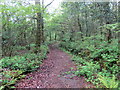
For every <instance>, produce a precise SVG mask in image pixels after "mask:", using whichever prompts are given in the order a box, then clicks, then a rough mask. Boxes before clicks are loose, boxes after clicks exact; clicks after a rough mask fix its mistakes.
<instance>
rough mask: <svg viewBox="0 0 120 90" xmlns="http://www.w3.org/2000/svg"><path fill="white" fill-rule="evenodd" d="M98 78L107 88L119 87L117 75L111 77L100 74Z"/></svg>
mask: <svg viewBox="0 0 120 90" xmlns="http://www.w3.org/2000/svg"><path fill="white" fill-rule="evenodd" d="M98 79H99V80H100V82H101V83H102V85H104V87H106V88H118V84H119V83H118V81H116V78H115V76H113V77H112V78H110V77H105V76H101V75H99V76H98Z"/></svg>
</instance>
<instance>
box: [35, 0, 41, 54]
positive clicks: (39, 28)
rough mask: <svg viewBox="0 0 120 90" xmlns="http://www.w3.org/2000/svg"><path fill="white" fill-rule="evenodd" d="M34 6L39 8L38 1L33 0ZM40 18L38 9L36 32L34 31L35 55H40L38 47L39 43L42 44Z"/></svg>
mask: <svg viewBox="0 0 120 90" xmlns="http://www.w3.org/2000/svg"><path fill="white" fill-rule="evenodd" d="M35 4H36V5H39V6H40V1H39V0H35ZM39 8H40V7H39ZM41 17H42V16H41V12H40V9H38V13H37V30H36V50H35V53H40V46H41V43H42V30H41V27H42V25H41Z"/></svg>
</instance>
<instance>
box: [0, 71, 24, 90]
mask: <svg viewBox="0 0 120 90" xmlns="http://www.w3.org/2000/svg"><path fill="white" fill-rule="evenodd" d="M22 73H23V71H21V70H11V71H3V72H1V73H0V74H2V86H1V87H0V88H1V89H0V90H2V89H4V88H8V89H10V88H11V87H12V86H11V85H14V84H15V83H16V81H17V80H18V79H22V78H24V77H25V75H22Z"/></svg>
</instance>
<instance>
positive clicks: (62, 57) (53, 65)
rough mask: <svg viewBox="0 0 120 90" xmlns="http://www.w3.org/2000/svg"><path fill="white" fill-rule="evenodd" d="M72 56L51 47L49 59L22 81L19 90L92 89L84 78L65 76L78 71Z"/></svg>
mask: <svg viewBox="0 0 120 90" xmlns="http://www.w3.org/2000/svg"><path fill="white" fill-rule="evenodd" d="M70 58H71V57H70V55H68V54H67V53H65V52H63V51H61V50H59V49H57V48H56V47H55V46H54V45H50V51H49V54H48V55H47V59H45V60H44V61H43V64H42V65H40V68H39V69H38V70H37V71H35V72H31V73H29V74H27V76H26V77H25V79H22V80H20V81H19V82H18V83H17V84H16V87H18V88H88V87H89V88H90V87H92V85H91V84H90V83H87V82H86V81H85V79H84V77H77V76H74V77H71V75H73V74H71V75H70V74H69V75H68V74H63V73H64V72H67V71H71V69H70V68H71V67H72V68H74V69H72V70H76V66H75V64H74V63H73V62H72V61H71V60H70Z"/></svg>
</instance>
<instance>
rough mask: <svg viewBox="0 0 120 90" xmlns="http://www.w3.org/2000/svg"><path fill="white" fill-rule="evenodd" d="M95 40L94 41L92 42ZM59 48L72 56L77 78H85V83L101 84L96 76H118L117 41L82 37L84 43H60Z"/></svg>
mask: <svg viewBox="0 0 120 90" xmlns="http://www.w3.org/2000/svg"><path fill="white" fill-rule="evenodd" d="M94 39H95V40H94ZM60 46H61V47H62V48H65V49H66V50H67V51H69V52H71V53H72V54H73V57H72V60H73V61H75V62H76V64H77V71H75V72H74V74H75V75H77V76H81V75H82V76H86V78H87V81H90V82H92V83H93V84H95V85H98V86H99V84H101V83H100V82H99V80H98V78H97V74H99V75H102V76H103V77H111V76H112V75H114V76H115V77H116V78H117V76H118V74H119V54H120V52H119V51H118V41H117V40H116V39H114V40H113V41H112V42H111V43H109V44H108V43H107V42H106V41H103V40H102V39H101V37H99V36H94V37H93V36H91V37H84V41H80V40H79V41H74V42H70V41H69V42H65V41H64V42H61V43H60Z"/></svg>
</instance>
